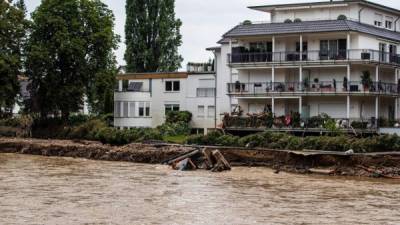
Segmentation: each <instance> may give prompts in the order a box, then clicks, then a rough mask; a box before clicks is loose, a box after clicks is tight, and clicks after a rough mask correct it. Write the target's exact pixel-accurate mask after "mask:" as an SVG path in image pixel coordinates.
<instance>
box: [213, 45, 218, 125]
mask: <svg viewBox="0 0 400 225" xmlns="http://www.w3.org/2000/svg"><path fill="white" fill-rule="evenodd" d="M213 53H214V83H215V88H214V92H215V93H214V129H217V93H218V92H217V90H218V88H217V71H218V61H217V54H216V53H215V51H213Z"/></svg>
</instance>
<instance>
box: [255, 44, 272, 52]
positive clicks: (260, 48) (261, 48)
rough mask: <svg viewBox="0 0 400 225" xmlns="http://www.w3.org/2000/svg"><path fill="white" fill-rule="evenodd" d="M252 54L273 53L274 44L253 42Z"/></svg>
mask: <svg viewBox="0 0 400 225" xmlns="http://www.w3.org/2000/svg"><path fill="white" fill-rule="evenodd" d="M250 52H272V42H252V43H250Z"/></svg>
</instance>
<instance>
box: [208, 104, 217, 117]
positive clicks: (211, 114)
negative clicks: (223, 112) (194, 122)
mask: <svg viewBox="0 0 400 225" xmlns="http://www.w3.org/2000/svg"><path fill="white" fill-rule="evenodd" d="M207 116H208V118H214V116H215V106H213V105H210V106H208V114H207Z"/></svg>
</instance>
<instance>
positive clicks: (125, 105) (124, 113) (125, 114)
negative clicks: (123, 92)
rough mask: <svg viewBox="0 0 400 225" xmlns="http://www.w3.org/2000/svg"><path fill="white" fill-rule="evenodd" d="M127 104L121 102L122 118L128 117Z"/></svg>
mask: <svg viewBox="0 0 400 225" xmlns="http://www.w3.org/2000/svg"><path fill="white" fill-rule="evenodd" d="M128 110H129V102H123V111H122V112H123V115H122V117H128V116H129V115H128Z"/></svg>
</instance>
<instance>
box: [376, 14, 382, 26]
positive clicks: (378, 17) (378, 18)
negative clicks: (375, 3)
mask: <svg viewBox="0 0 400 225" xmlns="http://www.w3.org/2000/svg"><path fill="white" fill-rule="evenodd" d="M382 20H383V15H382V14H378V13H375V21H374V24H375V26H377V27H381V26H382Z"/></svg>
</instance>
